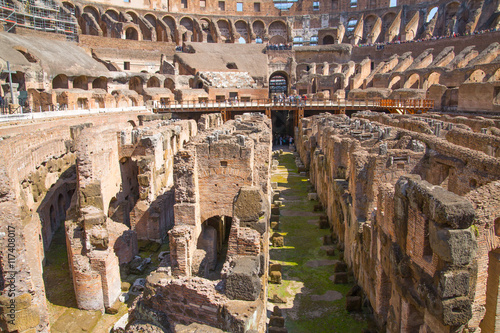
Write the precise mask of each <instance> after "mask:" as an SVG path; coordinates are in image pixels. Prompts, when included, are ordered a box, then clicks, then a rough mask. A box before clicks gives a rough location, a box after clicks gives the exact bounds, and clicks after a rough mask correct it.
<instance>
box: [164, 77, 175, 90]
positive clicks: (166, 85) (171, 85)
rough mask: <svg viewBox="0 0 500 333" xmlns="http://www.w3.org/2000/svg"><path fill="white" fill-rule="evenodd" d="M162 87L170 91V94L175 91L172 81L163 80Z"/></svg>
mask: <svg viewBox="0 0 500 333" xmlns="http://www.w3.org/2000/svg"><path fill="white" fill-rule="evenodd" d="M163 87H164V88H167V89H170V91H171V92H174V90H175V82H174V80H172V79H165V82H164V83H163Z"/></svg>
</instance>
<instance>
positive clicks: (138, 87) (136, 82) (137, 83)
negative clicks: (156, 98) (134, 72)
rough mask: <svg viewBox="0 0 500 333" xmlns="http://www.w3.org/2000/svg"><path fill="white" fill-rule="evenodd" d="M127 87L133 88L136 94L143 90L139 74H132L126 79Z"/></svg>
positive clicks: (142, 82)
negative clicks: (128, 79)
mask: <svg viewBox="0 0 500 333" xmlns="http://www.w3.org/2000/svg"><path fill="white" fill-rule="evenodd" d="M128 89H129V90H134V91H136V92H137V93H138V94H142V92H143V90H144V81H143V80H142V78H141V77H139V76H134V77H132V78H131V79H130V81H128Z"/></svg>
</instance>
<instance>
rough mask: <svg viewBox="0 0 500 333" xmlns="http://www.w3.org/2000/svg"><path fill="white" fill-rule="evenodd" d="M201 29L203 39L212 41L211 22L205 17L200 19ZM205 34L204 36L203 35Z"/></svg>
mask: <svg viewBox="0 0 500 333" xmlns="http://www.w3.org/2000/svg"><path fill="white" fill-rule="evenodd" d="M200 25H201V31H202V36H203V41H206V42H207V43H214V42H215V41H214V38H213V37H212V29H211V26H212V24H211V23H210V22H209V21H208V20H207V19H202V20H200ZM205 36H206V37H205Z"/></svg>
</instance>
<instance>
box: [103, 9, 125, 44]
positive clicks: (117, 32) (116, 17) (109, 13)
mask: <svg viewBox="0 0 500 333" xmlns="http://www.w3.org/2000/svg"><path fill="white" fill-rule="evenodd" d="M101 22H102V24H101V29H102V30H103V35H104V36H107V37H111V38H121V25H119V24H118V23H119V22H120V13H119V12H118V11H117V10H116V9H114V8H108V9H107V10H106V12H105V13H104V14H103V15H102V17H101ZM108 27H109V28H108ZM104 29H106V33H104Z"/></svg>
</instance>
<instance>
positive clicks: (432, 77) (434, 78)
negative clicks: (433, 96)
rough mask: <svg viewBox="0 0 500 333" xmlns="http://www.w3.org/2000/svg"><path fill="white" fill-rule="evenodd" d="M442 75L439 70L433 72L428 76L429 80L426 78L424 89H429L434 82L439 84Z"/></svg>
mask: <svg viewBox="0 0 500 333" xmlns="http://www.w3.org/2000/svg"><path fill="white" fill-rule="evenodd" d="M440 77H441V75H440V74H439V73H437V72H434V73H431V74H430V75H429V76H428V77H427V80H425V82H424V84H423V89H425V90H427V89H429V88H430V87H431V86H432V85H434V84H439V78H440Z"/></svg>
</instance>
